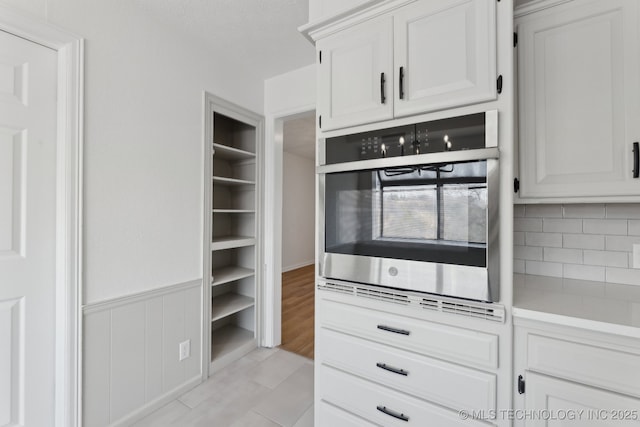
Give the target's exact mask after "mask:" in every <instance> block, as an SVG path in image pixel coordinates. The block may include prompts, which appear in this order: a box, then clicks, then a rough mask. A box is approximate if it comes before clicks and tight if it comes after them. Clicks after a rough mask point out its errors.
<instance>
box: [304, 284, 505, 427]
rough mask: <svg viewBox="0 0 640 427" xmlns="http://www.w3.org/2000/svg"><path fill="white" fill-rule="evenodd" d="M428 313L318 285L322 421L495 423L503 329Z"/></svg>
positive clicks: (440, 425) (336, 426) (443, 426)
mask: <svg viewBox="0 0 640 427" xmlns="http://www.w3.org/2000/svg"><path fill="white" fill-rule="evenodd" d="M414 310H415V311H414ZM424 312H426V310H425V309H423V308H420V307H419V308H418V309H417V310H416V309H415V308H414V309H412V308H410V307H406V306H405V307H402V306H398V304H396V303H389V304H388V305H387V304H385V303H380V302H377V303H373V302H370V300H369V299H368V298H362V297H358V296H355V295H353V296H346V295H340V294H335V293H332V292H330V291H323V290H320V289H318V290H317V291H316V342H315V369H316V372H315V378H316V389H315V402H316V403H315V404H316V408H317V409H316V418H315V422H316V425H318V426H322V427H324V426H331V427H341V426H345V427H350V426H368V425H376V426H417V427H424V426H437V427H448V426H492V425H495V424H494V423H493V421H492V420H491V419H490V416H491V414H494V413H495V412H496V410H497V409H498V406H500V405H499V404H498V386H499V381H498V372H499V370H498V354H499V351H498V338H499V337H498V335H496V334H493V333H491V332H485V331H483V330H482V324H481V323H480V324H479V322H483V320H479V319H469V324H470V325H474V326H475V329H467V328H465V327H460V326H459V325H452V324H447V321H448V320H451V318H452V317H455V316H451V317H447V316H449V315H443V316H444V317H442V320H443V322H434V321H430V320H428V319H429V318H428V317H427V316H424V317H423V313H424ZM437 318H438V319H440V317H437ZM491 326H495V325H491ZM478 329H480V330H478ZM467 414H469V416H467ZM472 414H476V415H477V414H482V415H484V416H475V417H474V416H473V415H472ZM474 418H475V419H474ZM501 425H502V424H501Z"/></svg>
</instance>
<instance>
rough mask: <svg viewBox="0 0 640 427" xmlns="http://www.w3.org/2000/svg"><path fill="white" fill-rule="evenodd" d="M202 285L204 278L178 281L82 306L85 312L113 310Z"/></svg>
mask: <svg viewBox="0 0 640 427" xmlns="http://www.w3.org/2000/svg"><path fill="white" fill-rule="evenodd" d="M199 286H202V279H195V280H190V281H188V282H184V283H177V284H175V285H169V286H163V287H161V288H156V289H151V290H149V291H143V292H136V293H135V294H131V295H125V296H122V297H116V298H112V299H108V300H104V301H100V302H94V303H91V304H87V305H85V306H83V307H82V312H83V314H85V315H87V314H92V313H98V312H101V311H106V310H111V309H114V308H116V307H120V306H123V305H126V304H133V303H136V302H140V301H146V300H149V299H151V298H155V297H159V296H162V295H168V294H173V293H175V292H180V291H184V290H187V289H191V288H196V287H199Z"/></svg>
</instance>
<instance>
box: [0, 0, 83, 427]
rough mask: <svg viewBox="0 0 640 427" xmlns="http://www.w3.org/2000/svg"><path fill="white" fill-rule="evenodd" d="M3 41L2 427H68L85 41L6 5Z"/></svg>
mask: <svg viewBox="0 0 640 427" xmlns="http://www.w3.org/2000/svg"><path fill="white" fill-rule="evenodd" d="M0 34H1V35H2V41H1V42H0V54H1V55H0V57H1V58H0V62H1V63H0V103H1V104H2V106H1V108H0V109H2V114H0V116H1V117H2V118H3V121H2V129H0V160H1V161H0V163H2V168H0V194H1V195H2V196H4V197H2V198H3V200H4V201H8V203H6V204H5V205H4V206H3V208H1V209H0V210H1V211H2V212H1V213H0V269H1V270H2V271H1V272H0V276H1V277H7V278H8V279H9V280H7V281H5V282H3V283H2V286H0V324H2V328H1V329H2V330H1V331H0V349H2V350H0V383H2V384H3V385H4V386H5V387H3V391H2V392H0V424H3V425H5V424H7V425H14V424H15V425H39V426H40V425H42V426H45V425H51V426H56V427H58V426H60V427H62V426H71V427H73V426H76V425H78V424H79V418H80V413H79V412H80V407H79V400H80V399H79V396H80V393H81V390H80V389H81V387H80V382H79V377H80V375H79V374H80V372H79V365H80V350H79V349H80V346H81V344H80V330H81V318H80V295H81V294H80V289H81V285H82V284H81V277H82V275H81V271H82V269H81V267H82V266H81V251H82V247H81V242H82V233H81V230H82V229H81V224H82V198H81V194H82V111H83V108H82V70H83V68H82V63H83V60H82V52H83V49H82V40H81V39H79V38H78V37H77V36H74V35H72V34H68V33H66V32H64V31H62V30H60V29H58V28H55V27H53V26H50V25H49V24H46V23H44V22H41V21H38V20H34V19H33V18H31V17H28V16H26V15H23V14H20V13H18V12H16V11H14V10H13V9H11V8H8V7H6V6H0ZM34 269H37V270H38V271H33V270H34ZM41 269H42V271H40V270H41ZM42 274H44V275H46V278H45V280H44V282H43V283H45V284H46V289H44V291H43V288H42V287H41V286H40V285H41V283H40V279H41V278H40V277H38V275H42ZM40 309H43V311H42V312H41V311H39V310H40ZM44 325H48V327H45V326H44Z"/></svg>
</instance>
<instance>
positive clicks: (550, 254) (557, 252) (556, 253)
mask: <svg viewBox="0 0 640 427" xmlns="http://www.w3.org/2000/svg"><path fill="white" fill-rule="evenodd" d="M543 259H544V261H549V262H560V263H563V264H582V251H581V250H580V249H563V248H544V257H543Z"/></svg>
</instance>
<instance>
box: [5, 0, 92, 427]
mask: <svg viewBox="0 0 640 427" xmlns="http://www.w3.org/2000/svg"><path fill="white" fill-rule="evenodd" d="M0 30H2V31H5V32H8V33H11V34H14V35H16V36H19V37H22V38H24V39H26V40H29V41H32V42H34V43H38V44H40V45H43V46H45V47H48V48H51V49H53V50H56V51H57V53H58V107H57V116H58V117H57V119H58V120H57V124H58V134H57V155H56V156H57V158H56V170H57V175H56V344H55V346H56V349H55V383H56V388H55V425H56V426H57V427H74V426H78V425H80V420H81V393H80V391H81V384H82V380H81V372H80V366H81V353H80V349H81V348H82V346H81V342H82V338H81V333H82V319H81V317H80V304H81V302H82V292H81V289H82V147H83V89H84V87H83V84H84V80H83V40H82V39H81V38H80V37H78V36H75V35H73V34H71V33H68V32H66V31H63V30H60V29H59V28H56V27H54V26H53V25H51V24H49V23H47V22H45V21H41V20H38V19H35V18H33V17H30V16H26V15H23V14H21V13H18V12H16V11H15V10H13V9H11V8H8V7H6V6H2V5H0Z"/></svg>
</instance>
